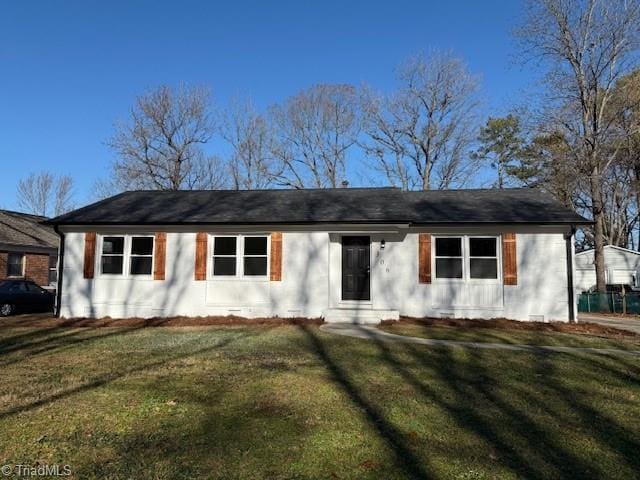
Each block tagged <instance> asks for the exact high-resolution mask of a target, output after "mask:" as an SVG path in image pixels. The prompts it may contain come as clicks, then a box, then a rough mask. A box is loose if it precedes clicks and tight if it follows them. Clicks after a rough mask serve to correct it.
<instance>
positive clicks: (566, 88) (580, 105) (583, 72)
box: [516, 0, 640, 292]
mask: <svg viewBox="0 0 640 480" xmlns="http://www.w3.org/2000/svg"><path fill="white" fill-rule="evenodd" d="M639 20H640V6H639V4H638V2H637V0H530V1H529V5H528V11H527V15H526V18H525V20H524V22H523V24H522V25H521V27H520V28H519V29H518V30H517V31H516V36H517V38H518V39H519V40H520V42H521V48H522V50H523V52H524V53H525V54H527V56H528V57H529V58H531V57H534V58H537V59H539V60H540V61H541V62H542V64H543V65H544V66H546V67H547V73H548V76H547V85H548V87H549V88H548V91H549V94H550V95H549V98H548V102H550V103H551V104H552V105H555V106H556V108H554V109H548V123H550V124H553V125H554V126H559V127H561V128H562V130H563V134H564V135H565V136H566V137H567V138H568V142H567V144H568V145H569V146H570V147H571V149H572V155H573V157H574V158H575V160H576V168H577V169H578V171H580V172H582V173H583V174H585V175H586V177H587V178H588V181H589V189H590V197H591V213H592V216H593V220H594V222H595V225H594V246H595V266H596V285H597V289H598V291H601V292H604V291H605V268H604V250H603V247H604V222H605V218H604V217H605V213H604V209H603V200H602V199H603V193H602V188H603V181H604V178H605V173H606V171H607V169H608V168H609V167H610V166H611V164H612V162H613V161H614V160H615V159H616V157H617V155H618V152H619V150H618V149H613V150H611V149H609V148H607V144H608V142H610V141H611V137H612V136H615V135H618V134H619V131H618V130H617V129H616V128H615V127H614V119H615V118H616V117H618V116H619V114H622V113H623V112H618V113H616V112H611V110H610V108H611V102H610V100H611V95H612V92H613V90H614V87H615V85H616V82H617V81H618V80H619V79H620V78H621V76H622V75H624V74H625V73H626V72H628V71H629V70H630V69H631V68H632V66H633V65H632V62H633V60H634V53H635V52H636V50H637V46H638V32H639V26H640V24H639Z"/></svg>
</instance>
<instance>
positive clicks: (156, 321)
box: [0, 315, 323, 328]
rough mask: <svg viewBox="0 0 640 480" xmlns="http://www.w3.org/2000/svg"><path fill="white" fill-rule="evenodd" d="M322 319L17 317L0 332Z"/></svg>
mask: <svg viewBox="0 0 640 480" xmlns="http://www.w3.org/2000/svg"><path fill="white" fill-rule="evenodd" d="M322 323H323V321H322V319H321V318H301V317H295V318H278V317H272V318H244V317H236V316H233V315H229V316H211V317H167V318H161V317H157V318H136V317H134V318H122V319H114V318H109V317H105V318H98V319H95V318H56V317H53V316H51V315H17V316H13V317H4V318H0V328H15V327H35V328H60V327H128V328H130V327H136V328H139V327H202V326H209V325H211V326H215V325H220V326H222V325H227V326H232V325H235V326H242V325H251V326H254V325H260V326H278V325H321V324H322Z"/></svg>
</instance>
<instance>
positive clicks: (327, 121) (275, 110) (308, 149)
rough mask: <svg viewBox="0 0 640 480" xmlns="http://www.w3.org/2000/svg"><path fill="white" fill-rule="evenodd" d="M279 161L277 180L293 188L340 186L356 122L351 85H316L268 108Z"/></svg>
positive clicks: (354, 136) (344, 174) (355, 108)
mask: <svg viewBox="0 0 640 480" xmlns="http://www.w3.org/2000/svg"><path fill="white" fill-rule="evenodd" d="M270 113H271V119H272V122H273V126H274V132H275V139H276V143H275V144H274V148H273V152H274V156H275V158H276V159H277V161H278V163H279V172H278V174H277V175H276V177H275V182H276V183H277V184H279V185H286V186H291V187H295V188H307V187H318V188H325V187H338V186H340V185H341V183H342V182H343V181H344V180H345V179H346V172H347V159H348V157H347V153H348V151H349V149H350V148H351V147H352V146H353V145H355V143H356V140H357V137H358V134H359V131H360V121H359V115H358V101H357V92H356V89H355V88H354V87H352V86H351V85H316V86H314V87H311V88H309V89H308V90H305V91H302V92H300V93H298V94H297V95H295V96H294V97H291V98H290V99H288V100H287V101H286V102H285V103H284V105H276V106H274V107H272V108H271V110H270Z"/></svg>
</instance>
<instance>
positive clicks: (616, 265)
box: [575, 245, 640, 292]
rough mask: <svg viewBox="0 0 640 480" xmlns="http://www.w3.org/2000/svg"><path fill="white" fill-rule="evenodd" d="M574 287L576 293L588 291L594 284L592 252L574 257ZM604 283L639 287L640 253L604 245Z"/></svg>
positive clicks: (587, 251) (594, 272)
mask: <svg viewBox="0 0 640 480" xmlns="http://www.w3.org/2000/svg"><path fill="white" fill-rule="evenodd" d="M575 263H576V278H575V286H576V290H577V291H578V292H582V291H586V290H589V289H590V288H591V287H593V286H595V284H596V267H595V264H594V251H593V250H585V251H584V252H580V253H577V254H576V256H575ZM604 266H605V280H606V283H614V284H620V283H623V284H629V285H633V286H636V287H638V286H640V252H636V251H634V250H629V249H627V248H622V247H616V246H614V245H606V246H605V247H604Z"/></svg>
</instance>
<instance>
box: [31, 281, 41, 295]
mask: <svg viewBox="0 0 640 480" xmlns="http://www.w3.org/2000/svg"><path fill="white" fill-rule="evenodd" d="M27 290H28V291H29V292H31V293H42V291H43V290H42V289H41V288H40V287H39V286H38V285H36V284H35V283H27Z"/></svg>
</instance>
